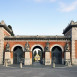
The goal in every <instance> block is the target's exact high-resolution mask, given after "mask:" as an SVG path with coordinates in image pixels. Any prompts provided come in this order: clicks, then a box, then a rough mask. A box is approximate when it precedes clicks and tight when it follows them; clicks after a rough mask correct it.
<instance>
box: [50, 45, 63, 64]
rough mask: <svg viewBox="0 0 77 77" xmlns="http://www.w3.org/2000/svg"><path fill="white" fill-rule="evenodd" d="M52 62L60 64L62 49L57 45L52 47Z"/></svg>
mask: <svg viewBox="0 0 77 77" xmlns="http://www.w3.org/2000/svg"><path fill="white" fill-rule="evenodd" d="M51 51H52V62H55V63H56V64H62V49H61V48H60V47H59V46H54V47H53V48H52V50H51Z"/></svg>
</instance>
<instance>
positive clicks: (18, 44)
mask: <svg viewBox="0 0 77 77" xmlns="http://www.w3.org/2000/svg"><path fill="white" fill-rule="evenodd" d="M16 46H20V47H22V50H23V51H24V46H23V45H21V44H15V45H14V46H13V47H12V48H11V51H13V49H14V48H15V47H16Z"/></svg>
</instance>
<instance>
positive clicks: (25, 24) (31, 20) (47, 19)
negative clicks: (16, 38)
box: [0, 0, 77, 35]
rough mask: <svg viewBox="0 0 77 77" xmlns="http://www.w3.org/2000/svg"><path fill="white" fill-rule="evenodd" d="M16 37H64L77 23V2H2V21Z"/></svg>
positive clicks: (63, 0)
mask: <svg viewBox="0 0 77 77" xmlns="http://www.w3.org/2000/svg"><path fill="white" fill-rule="evenodd" d="M1 20H4V21H5V23H6V24H7V25H11V26H12V28H13V31H14V34H15V35H62V33H63V30H64V29H65V27H66V26H67V25H68V24H69V23H70V22H71V20H73V21H75V22H76V21H77V0H0V21H1Z"/></svg>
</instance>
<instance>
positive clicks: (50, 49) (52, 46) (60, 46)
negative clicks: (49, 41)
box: [50, 44, 64, 52]
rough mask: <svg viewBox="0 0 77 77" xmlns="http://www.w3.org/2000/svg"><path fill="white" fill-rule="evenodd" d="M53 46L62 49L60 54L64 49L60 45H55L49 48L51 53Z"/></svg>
mask: <svg viewBox="0 0 77 77" xmlns="http://www.w3.org/2000/svg"><path fill="white" fill-rule="evenodd" d="M55 46H58V47H60V48H61V49H62V52H64V48H63V47H62V46H61V45H59V44H55V45H53V46H51V47H50V51H52V48H53V47H55Z"/></svg>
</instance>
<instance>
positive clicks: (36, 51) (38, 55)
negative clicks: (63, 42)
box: [31, 45, 43, 64]
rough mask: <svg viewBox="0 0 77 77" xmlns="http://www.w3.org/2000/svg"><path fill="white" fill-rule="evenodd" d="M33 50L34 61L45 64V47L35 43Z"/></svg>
mask: <svg viewBox="0 0 77 77" xmlns="http://www.w3.org/2000/svg"><path fill="white" fill-rule="evenodd" d="M31 51H32V63H37V62H38V63H40V64H43V47H42V46H40V45H34V46H33V47H32V49H31Z"/></svg>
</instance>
